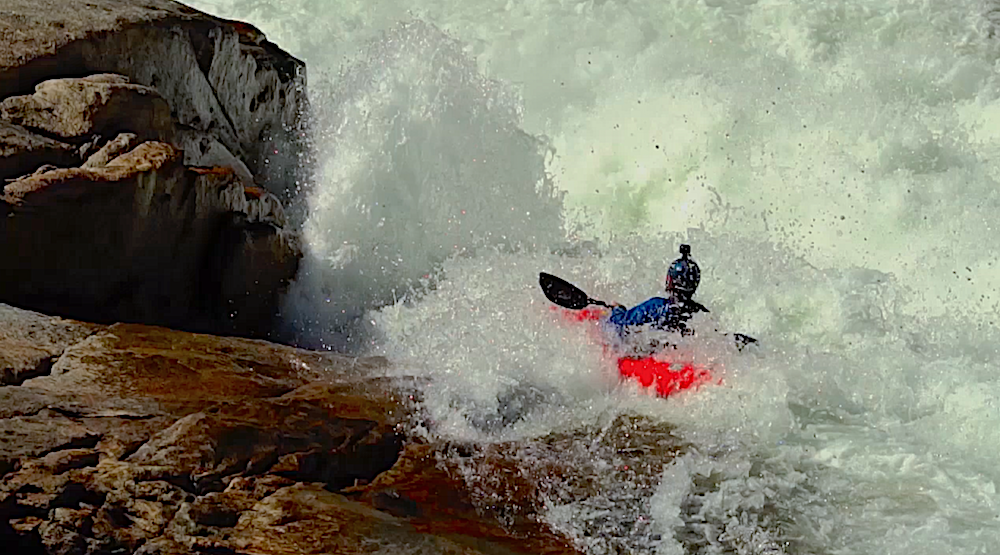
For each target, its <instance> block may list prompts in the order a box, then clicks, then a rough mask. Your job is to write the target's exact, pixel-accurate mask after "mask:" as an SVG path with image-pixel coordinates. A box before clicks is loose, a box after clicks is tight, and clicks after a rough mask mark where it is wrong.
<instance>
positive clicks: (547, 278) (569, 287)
mask: <svg viewBox="0 0 1000 555" xmlns="http://www.w3.org/2000/svg"><path fill="white" fill-rule="evenodd" d="M538 284H539V285H541V286H542V293H545V298H547V299H548V300H550V301H552V302H553V303H555V304H557V305H559V306H561V307H563V308H569V309H572V310H580V309H581V308H585V307H586V306H587V305H589V304H592V303H593V301H592V300H591V299H590V297H588V296H587V294H586V293H584V292H583V290H582V289H580V288H579V287H577V286H575V285H573V284H572V283H570V282H568V281H566V280H564V279H562V278H557V277H556V276H554V275H552V274H546V273H545V272H541V273H539V274H538Z"/></svg>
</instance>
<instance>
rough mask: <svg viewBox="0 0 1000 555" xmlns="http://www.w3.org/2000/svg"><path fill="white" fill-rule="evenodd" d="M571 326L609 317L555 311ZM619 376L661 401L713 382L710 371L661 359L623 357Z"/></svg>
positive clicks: (593, 311)
mask: <svg viewBox="0 0 1000 555" xmlns="http://www.w3.org/2000/svg"><path fill="white" fill-rule="evenodd" d="M553 309H554V310H560V312H562V316H563V318H564V319H566V320H567V321H569V322H588V321H590V322H598V321H599V320H601V319H602V318H604V317H605V316H606V315H607V311H606V310H604V309H596V308H586V309H584V310H565V309H555V308H553ZM617 367H618V375H619V378H621V379H622V380H634V381H636V382H638V383H639V385H641V386H642V387H644V388H647V389H649V390H651V391H653V392H655V393H656V395H657V396H659V397H669V396H671V395H675V394H677V393H680V392H683V391H687V390H691V389H697V388H698V387H700V386H702V385H705V384H708V383H711V382H712V381H713V376H712V372H711V370H710V369H708V368H705V367H703V366H700V365H696V364H694V363H692V362H687V361H672V360H664V357H663V356H662V354H661V355H660V356H655V357H654V356H635V355H623V356H619V357H618V358H617Z"/></svg>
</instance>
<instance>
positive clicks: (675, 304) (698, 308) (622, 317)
mask: <svg viewBox="0 0 1000 555" xmlns="http://www.w3.org/2000/svg"><path fill="white" fill-rule="evenodd" d="M696 312H708V309H707V308H705V307H704V306H702V305H701V304H699V303H696V302H694V301H692V300H685V301H676V300H673V299H665V298H663V297H653V298H651V299H648V300H647V301H646V302H644V303H642V304H640V305H637V306H634V307H632V308H625V307H623V306H616V307H614V308H612V309H611V316H610V317H609V318H608V322H610V323H611V324H613V325H614V326H615V327H616V328H617V329H618V335H620V336H623V335H625V334H626V333H628V332H629V328H634V327H637V326H643V325H646V324H651V325H652V327H654V328H657V329H661V330H666V331H678V332H681V333H682V334H684V335H689V334H692V333H694V331H692V330H689V329H688V327H687V321H688V320H689V319H691V316H693V315H694V314H695V313H696Z"/></svg>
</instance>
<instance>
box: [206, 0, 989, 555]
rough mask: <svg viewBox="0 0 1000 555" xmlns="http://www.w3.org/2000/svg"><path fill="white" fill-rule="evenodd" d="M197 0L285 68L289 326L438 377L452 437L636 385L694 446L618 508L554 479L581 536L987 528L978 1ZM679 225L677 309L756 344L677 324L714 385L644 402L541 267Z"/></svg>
mask: <svg viewBox="0 0 1000 555" xmlns="http://www.w3.org/2000/svg"><path fill="white" fill-rule="evenodd" d="M195 5H197V6H199V7H201V8H203V9H206V10H207V11H210V12H214V13H217V14H219V15H223V16H228V17H234V18H240V19H245V20H249V21H251V22H253V23H255V24H256V25H258V26H259V27H260V28H261V29H262V30H263V31H264V32H265V33H267V34H268V36H269V38H271V40H274V41H276V42H277V43H279V44H280V45H282V46H283V47H285V48H287V49H289V50H290V51H291V52H293V53H294V54H296V55H298V56H300V57H302V58H303V59H305V61H306V62H307V63H308V64H309V72H310V89H311V91H310V92H311V95H312V102H313V108H314V110H315V121H314V133H313V139H314V142H315V145H314V147H315V152H316V154H317V156H318V160H319V167H318V171H317V174H316V176H315V179H314V180H313V182H312V183H311V184H310V187H309V188H308V189H307V191H306V193H305V194H307V195H308V204H309V207H310V212H309V215H308V218H307V219H306V222H305V224H304V234H305V236H306V238H307V241H308V244H309V253H308V258H307V261H306V266H305V269H304V270H303V273H302V275H301V276H300V278H299V280H298V283H297V284H296V287H295V289H294V291H293V293H292V295H291V296H290V300H289V306H288V310H287V312H288V325H289V330H290V333H293V334H295V336H296V338H297V339H298V340H299V341H300V342H302V343H304V344H308V345H313V346H327V347H330V348H336V349H341V350H353V351H356V352H375V353H381V354H385V355H387V356H389V357H390V358H392V359H393V360H394V361H395V362H396V363H397V367H398V369H399V371H400V372H405V373H408V374H421V375H426V376H428V377H430V378H432V381H431V385H430V386H428V389H427V391H426V392H425V395H426V399H427V400H426V404H427V409H428V411H430V413H431V414H432V415H433V416H434V419H435V421H436V422H437V426H436V428H435V430H433V431H432V433H435V434H439V435H441V436H444V437H454V438H470V439H475V440H478V441H491V440H499V439H510V438H523V437H536V436H540V435H543V434H545V433H548V432H551V431H553V430H566V429H573V428H574V427H582V426H584V425H593V424H597V425H598V426H600V425H601V424H602V423H605V422H608V421H609V420H610V419H611V418H612V417H613V416H614V415H616V414H623V413H638V414H642V415H645V416H647V417H649V418H651V419H653V420H655V421H662V422H668V423H671V424H673V425H676V426H677V433H679V434H680V435H681V436H683V437H684V438H685V439H686V440H688V441H690V442H692V444H693V445H695V446H696V449H694V450H692V451H691V452H689V453H687V454H685V455H684V456H683V457H681V458H679V459H677V460H676V461H675V462H674V463H673V464H672V466H671V467H670V468H669V469H668V471H667V472H665V473H664V475H663V477H662V480H661V483H660V485H659V487H658V488H657V491H656V492H655V494H653V495H652V496H651V497H648V498H646V499H643V500H641V504H642V506H641V507H636V506H634V504H635V503H636V501H635V500H634V499H633V500H630V501H628V502H626V501H623V500H622V499H623V498H622V497H621V496H620V495H619V494H618V493H617V492H616V491H614V487H615V486H614V485H612V484H609V486H608V489H607V491H605V492H603V493H602V494H601V495H599V496H598V498H595V499H591V500H588V501H587V502H581V503H576V504H572V505H558V504H554V505H553V506H551V507H550V509H549V512H548V515H547V518H548V519H549V520H550V522H552V524H553V525H554V526H556V527H558V528H560V529H562V530H565V531H566V532H567V533H569V534H571V535H572V536H573V537H574V538H576V539H577V540H578V541H579V542H580V544H581V545H582V546H585V547H586V549H587V550H588V551H589V552H591V553H594V554H598V553H612V552H634V553H660V554H675V553H676V554H679V553H685V552H687V553H694V552H698V553H727V552H736V553H824V554H895V553H900V554H906V555H919V554H934V555H937V554H945V553H947V554H973V553H1000V495H998V494H997V483H998V480H1000V468H998V464H997V461H998V460H1000V353H998V347H997V345H998V344H1000V343H998V340H1000V334H998V333H997V331H996V330H997V325H998V324H1000V321H998V318H1000V315H998V301H1000V297H998V293H997V288H998V287H1000V267H998V263H997V255H998V253H1000V245H998V239H1000V229H998V226H1000V222H998V221H997V214H998V208H1000V193H998V179H1000V162H998V160H1000V81H998V78H997V75H998V73H997V62H998V60H1000V39H998V38H997V37H995V36H994V35H995V27H994V25H993V23H992V22H991V19H992V18H994V14H995V8H994V6H993V4H992V3H989V2H985V1H983V0H979V1H976V0H913V1H904V0H814V1H812V0H811V1H805V0H803V1H800V2H789V1H787V0H781V1H779V0H759V1H754V0H672V1H671V0H634V1H624V0H618V1H616V0H604V1H601V0H589V1H563V0H526V1H524V2H506V3H502V2H501V3H497V2H486V1H483V0H415V1H408V2H403V1H401V0H391V1H390V0H382V1H380V0H344V1H334V0H280V1H279V0H234V2H233V3H231V4H229V3H227V4H210V3H208V2H207V1H202V2H195ZM682 241H683V242H687V243H690V244H691V245H692V247H693V256H694V258H695V259H696V260H697V261H698V262H699V264H700V265H701V268H702V272H703V274H702V286H701V288H700V290H699V295H698V298H699V300H700V301H701V302H702V303H704V304H705V305H707V306H708V307H709V308H710V309H711V310H712V312H711V314H709V315H707V316H706V317H704V318H703V319H702V321H700V322H698V326H699V327H700V328H701V329H713V328H718V329H720V330H726V331H740V332H743V333H748V334H750V335H753V336H755V337H757V338H759V339H760V340H761V343H760V345H759V346H757V347H756V348H754V349H752V350H751V351H750V352H744V353H737V352H735V350H734V349H732V347H731V346H730V345H728V344H727V343H726V342H725V341H722V340H720V339H719V338H718V337H712V336H710V335H707V334H703V335H701V336H699V337H698V339H697V340H693V341H691V340H689V341H685V343H684V345H683V346H682V348H683V349H684V350H685V351H686V352H687V354H688V355H690V356H692V357H694V358H696V359H699V360H703V361H710V362H711V363H712V364H713V365H714V366H715V367H717V368H718V369H719V372H720V373H721V375H722V376H724V378H725V379H724V384H723V385H721V386H711V387H704V388H702V389H701V390H699V391H698V392H695V393H689V394H684V395H680V396H677V397H671V398H670V399H668V400H663V399H656V398H654V397H650V396H648V395H646V394H644V393H643V392H640V391H638V390H637V389H636V388H634V387H630V386H628V385H627V384H625V385H623V384H619V383H618V381H617V379H616V377H615V370H614V366H613V364H614V363H613V360H611V359H609V358H608V357H607V356H606V355H605V353H604V351H603V349H602V345H601V338H600V336H599V335H598V334H596V333H594V330H592V329H590V328H587V327H586V326H583V325H574V324H570V323H567V322H566V321H565V320H564V319H562V318H560V317H559V315H558V314H557V313H555V312H553V311H552V310H551V307H550V305H549V303H548V302H547V301H546V300H545V298H544V297H543V296H542V294H541V291H540V290H539V288H538V287H537V276H538V272H539V271H546V272H550V273H553V274H556V275H559V276H562V277H564V278H566V279H568V280H569V281H571V282H573V283H576V284H577V285H579V286H580V287H582V288H584V289H585V290H586V291H587V292H588V293H589V294H590V295H591V296H592V297H595V298H599V299H604V300H609V301H618V302H623V303H626V304H629V305H631V304H634V303H636V302H639V301H641V300H644V299H645V298H646V297H648V296H650V295H652V294H656V293H657V292H658V291H659V290H660V289H661V286H662V281H663V274H664V271H665V269H666V265H667V263H668V262H669V261H670V260H672V259H673V258H674V257H676V252H677V245H678V244H679V243H680V242H682ZM706 484H709V485H706ZM640 513H641V514H642V515H643V518H646V517H648V518H650V519H651V521H652V528H651V529H648V527H647V528H643V531H642V532H641V533H640V532H636V531H634V530H633V532H629V531H627V530H626V531H624V532H623V531H621V530H618V531H617V532H616V533H615V534H612V533H607V532H608V531H607V529H606V528H602V527H605V526H606V523H607V521H608V515H612V516H615V515H618V516H619V517H620V518H619V520H621V519H623V518H626V517H629V516H631V515H635V514H640ZM635 530H638V528H635ZM612 536H614V538H613V539H612ZM622 549H624V551H615V550H622Z"/></svg>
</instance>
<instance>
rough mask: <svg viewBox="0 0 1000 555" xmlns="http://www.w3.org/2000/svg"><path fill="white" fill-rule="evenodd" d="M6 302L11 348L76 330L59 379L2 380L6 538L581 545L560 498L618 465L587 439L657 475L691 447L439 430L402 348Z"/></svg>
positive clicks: (111, 546)
mask: <svg viewBox="0 0 1000 555" xmlns="http://www.w3.org/2000/svg"><path fill="white" fill-rule="evenodd" d="M4 310H5V312H4V314H5V316H6V318H4V319H2V320H0V332H3V333H0V351H3V350H4V349H5V348H6V346H7V345H8V344H11V345H16V344H17V342H19V341H23V339H22V338H21V337H18V336H17V335H16V334H13V333H11V332H10V330H12V329H18V328H21V327H25V324H26V323H30V324H31V325H33V326H34V327H35V328H37V329H57V330H58V329H62V328H60V326H70V329H71V330H72V331H73V332H74V333H76V335H73V336H61V335H56V336H55V339H52V342H53V343H55V344H56V347H58V349H57V350H58V353H57V354H56V355H53V356H54V361H53V364H52V365H51V368H50V371H49V373H48V374H47V375H43V376H37V377H34V378H31V379H27V380H25V381H24V382H23V383H21V384H20V385H9V386H6V387H0V474H2V475H3V480H2V483H0V541H2V542H3V543H4V545H8V546H18V549H20V551H18V552H19V553H50V554H52V553H85V554H86V553H92V554H97V553H376V552H380V550H384V549H392V548H393V546H396V547H397V548H401V547H404V546H405V548H406V549H416V548H419V549H423V550H425V551H426V552H434V553H468V554H476V553H483V554H517V553H579V552H580V551H579V546H578V545H577V543H576V541H575V539H574V538H572V537H571V535H568V534H566V533H564V532H563V531H560V530H557V529H555V528H554V527H553V526H552V525H551V524H550V523H548V522H547V520H546V516H545V515H546V510H547V509H546V507H548V506H549V505H551V504H552V503H570V502H576V501H579V500H581V499H586V498H588V497H589V496H591V495H593V493H594V492H595V491H596V490H597V489H599V488H600V487H602V485H601V484H600V483H598V482H599V480H600V479H601V478H600V477H601V476H602V475H606V474H607V471H608V469H606V468H597V467H596V466H595V467H590V466H586V465H584V466H579V464H578V463H579V460H582V459H580V458H579V457H577V456H575V455H574V453H576V454H577V455H579V454H580V453H582V452H583V451H587V452H588V453H593V452H596V451H601V452H602V453H604V454H605V455H607V456H610V457H613V458H614V457H617V459H615V460H620V462H623V463H624V464H626V465H627V464H634V465H636V466H635V467H634V468H635V469H640V468H641V469H642V470H632V471H631V472H633V473H635V472H639V473H640V474H641V475H642V476H645V477H646V479H648V480H650V481H653V480H655V478H656V476H657V474H658V472H660V469H661V468H662V466H663V464H666V463H667V462H668V461H669V460H671V459H672V457H673V456H674V455H675V454H676V452H677V451H678V449H680V442H678V441H677V440H676V439H674V438H672V437H670V436H669V433H665V432H664V431H663V430H659V429H658V428H655V427H652V428H651V427H649V426H647V424H645V423H641V422H633V421H631V420H627V419H626V420H621V421H616V422H614V423H612V424H611V425H610V428H608V430H607V431H606V433H605V434H604V436H603V438H604V439H601V440H599V441H597V442H593V441H589V440H588V441H585V442H581V437H583V438H587V437H591V435H592V434H591V433H590V432H587V431H583V432H580V433H577V432H568V433H567V434H565V435H558V434H556V435H551V436H546V437H542V438H538V439H536V440H532V441H521V442H507V443H496V444H487V445H464V444H453V443H439V442H433V441H432V442H428V440H426V439H423V438H424V436H423V435H422V434H421V433H417V431H416V430H417V428H426V427H427V426H433V423H432V422H429V421H427V420H426V417H425V416H424V415H422V413H421V412H420V409H419V391H420V390H421V389H422V387H423V386H424V385H425V384H424V383H423V382H421V381H417V380H416V379H408V378H402V377H391V376H390V375H388V374H387V372H386V370H387V366H386V362H385V361H384V360H382V359H377V358H352V357H346V356H339V355H333V354H330V353H319V352H313V351H306V350H301V349H295V348H292V347H287V346H282V345H277V344H273V343H269V342H266V341H261V340H252V339H241V338H233V337H216V336H211V335H201V334H194V333H188V332H181V331H175V330H170V329H166V328H158V327H151V326H145V325H139V324H120V323H119V324H114V325H110V326H102V325H94V324H82V323H73V322H70V323H67V322H65V321H63V320H60V319H58V318H54V317H49V318H48V320H49V321H46V318H47V317H44V316H41V315H38V314H35V313H30V312H27V311H22V310H18V309H13V308H5V307H4ZM72 326H83V327H82V328H80V329H77V328H74V327H72ZM57 340H58V341H57ZM59 341H62V342H61V343H60V342H59ZM56 347H53V348H54V349H55V348H56ZM626 429H628V430H632V432H631V433H633V434H635V433H636V430H643V429H646V430H647V432H648V433H649V434H654V435H656V437H658V438H659V440H658V441H660V443H657V442H656V441H649V439H650V438H649V437H645V438H643V439H642V441H643V445H644V447H641V448H634V449H633V447H630V446H629V445H630V444H629V443H628V441H627V440H625V439H624V438H625V437H626V436H625V434H623V433H621V432H622V431H623V430H626ZM581 433H582V434H583V435H580V434H581ZM657 434H658V435H657ZM633 437H635V436H634V435H633ZM636 441H639V440H636ZM650 445H660V447H654V448H652V451H651V450H650V449H651V448H650V447H649V446H650ZM602 456H603V455H602ZM588 460H589V459H588ZM594 460H604V459H602V458H601V457H598V458H596V459H594ZM595 464H599V463H595ZM643 465H645V466H643ZM622 472H625V471H622ZM630 479H631V481H632V482H633V483H639V482H641V480H639V481H637V480H635V479H634V476H632V478H630Z"/></svg>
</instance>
